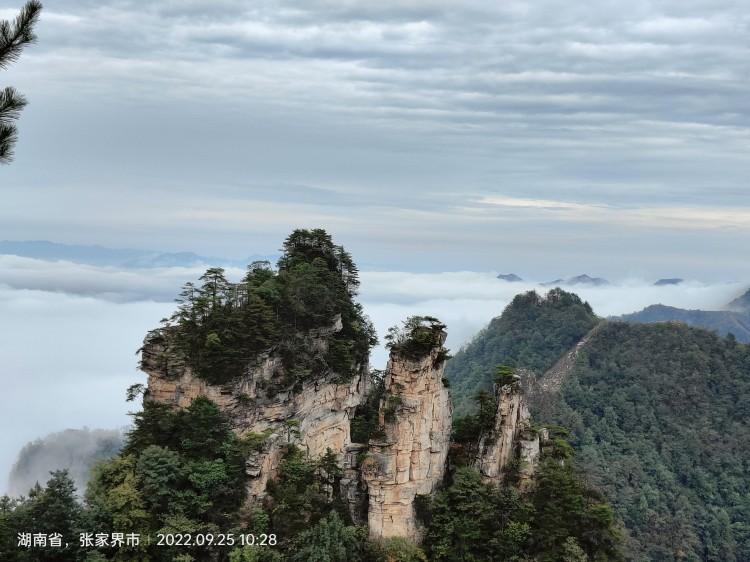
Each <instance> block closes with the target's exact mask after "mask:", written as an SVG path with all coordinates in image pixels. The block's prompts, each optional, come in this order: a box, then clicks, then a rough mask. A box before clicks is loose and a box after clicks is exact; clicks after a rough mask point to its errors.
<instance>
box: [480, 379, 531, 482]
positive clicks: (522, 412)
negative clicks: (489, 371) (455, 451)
mask: <svg viewBox="0 0 750 562" xmlns="http://www.w3.org/2000/svg"><path fill="white" fill-rule="evenodd" d="M495 400H496V403H497V411H496V413H495V423H494V426H493V427H492V429H491V430H489V431H484V432H482V434H481V435H480V438H479V446H478V447H477V457H476V460H475V463H474V465H475V466H476V467H477V469H478V470H479V472H480V473H481V474H482V476H484V478H485V479H486V480H487V481H490V482H494V483H498V484H499V483H500V482H501V481H502V478H503V469H505V467H507V466H508V464H509V463H510V461H511V460H512V459H514V458H518V459H519V460H520V461H521V462H520V464H519V477H520V480H521V482H522V486H523V483H524V482H527V481H530V480H531V478H532V476H533V473H534V469H535V467H536V466H537V464H538V461H539V455H540V443H539V436H538V435H537V433H536V432H534V431H532V430H531V420H530V416H529V409H528V406H527V405H526V400H525V399H524V396H523V393H522V391H521V386H520V384H519V383H518V382H515V383H513V384H506V385H503V386H500V385H495Z"/></svg>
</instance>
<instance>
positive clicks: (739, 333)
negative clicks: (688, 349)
mask: <svg viewBox="0 0 750 562" xmlns="http://www.w3.org/2000/svg"><path fill="white" fill-rule="evenodd" d="M726 308H727V310H688V309H684V308H677V307H674V306H666V305H663V304H652V305H650V306H647V307H646V308H644V309H643V310H641V311H638V312H633V313H631V314H623V315H621V316H616V317H613V318H612V319H613V320H621V321H623V322H628V323H631V324H651V323H654V322H682V323H683V324H687V325H688V326H693V327H695V328H704V329H706V330H711V331H712V332H716V333H717V334H719V335H720V336H727V335H729V334H732V335H734V337H735V338H737V341H739V342H742V343H750V290H748V291H747V292H746V293H744V294H743V295H741V296H740V297H738V298H736V299H735V300H733V301H732V302H730V303H729V304H728V305H727V306H726Z"/></svg>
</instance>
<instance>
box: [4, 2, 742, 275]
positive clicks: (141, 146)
mask: <svg viewBox="0 0 750 562" xmlns="http://www.w3.org/2000/svg"><path fill="white" fill-rule="evenodd" d="M18 4H19V0H14V1H9V0H0V17H10V16H12V15H13V14H14V13H15V10H16V9H17V7H18ZM749 26H750V7H748V5H747V3H746V2H744V1H742V0H736V1H732V0H710V1H709V0H697V1H696V0H693V1H689V0H688V1H685V0H679V1H678V0H662V1H646V0H635V1H633V2H628V3H622V2H615V1H609V0H600V1H598V2H592V1H583V2H578V3H573V4H571V3H570V2H563V1H562V0H539V1H537V2H533V3H530V2H518V1H514V0H509V1H505V2H478V1H477V2H475V1H472V0H468V1H466V2H460V3H456V2H447V1H443V0H420V1H415V0H399V1H390V0H383V1H381V2H360V1H353V0H312V1H299V0H296V1H294V2H292V1H284V0H281V1H259V2H252V3H247V2H241V1H232V0H210V1H209V0H151V1H148V2H145V1H140V2H139V1H117V0H116V1H106V0H96V1H86V0H55V1H54V2H48V5H47V7H46V8H45V10H44V13H43V15H42V18H41V21H40V24H39V26H38V35H39V42H38V44H37V45H35V46H33V47H31V48H29V49H28V50H27V51H26V53H25V54H24V56H23V58H22V59H21V60H20V61H19V62H18V63H17V64H15V65H14V66H12V67H11V68H10V69H9V70H7V71H3V72H2V73H1V74H0V82H2V83H3V84H5V83H8V84H12V85H14V86H16V87H17V88H18V89H19V90H20V91H22V92H23V93H24V94H25V95H26V96H27V98H28V99H29V101H30V105H29V107H28V108H27V109H26V110H25V111H24V113H23V116H22V119H21V121H20V123H19V127H20V134H21V139H20V142H19V143H18V146H17V150H16V153H17V157H16V161H15V162H14V163H13V164H12V165H11V166H7V167H3V168H0V190H1V191H2V196H3V204H2V205H1V206H0V238H2V239H11V240H24V239H33V240H36V239H45V240H53V241H56V242H64V243H78V244H81V243H84V244H86V243H99V244H103V245H107V246H115V247H135V248H149V249H158V250H161V251H195V252H198V253H202V254H207V255H224V256H228V257H233V258H238V257H242V256H245V255H247V254H249V253H270V252H273V251H275V250H277V249H278V247H279V240H281V239H283V237H284V235H285V234H287V233H288V232H289V231H291V230H292V229H293V228H294V227H297V226H306V227H313V226H322V227H324V228H327V229H328V230H329V231H330V232H332V233H333V234H334V236H335V237H336V239H337V240H338V241H340V242H341V243H343V244H344V245H345V246H346V247H347V248H348V249H350V250H351V251H352V252H353V253H354V255H355V256H357V257H358V261H359V262H360V263H361V264H362V266H363V267H365V268H370V269H375V270H405V271H431V272H439V271H457V270H478V271H487V270H500V271H515V272H517V273H519V274H521V275H522V276H523V275H529V276H540V277H543V276H545V275H552V276H560V275H563V276H564V275H573V274H577V273H580V272H581V271H587V272H590V273H593V274H600V275H604V276H609V277H621V278H624V277H628V276H634V275H635V276H638V275H643V276H647V275H650V276H654V277H664V276H689V277H694V278H699V279H703V280H707V281H708V280H710V281H721V280H727V279H732V280H738V279H741V278H748V277H750V262H748V261H747V260H742V259H738V253H739V252H740V249H741V248H742V247H746V245H747V242H748V240H749V239H750V198H749V197H748V187H747V177H748V171H750V159H748V158H747V154H748V148H750V130H749V129H748V126H749V125H750V118H749V117H750V116H749V114H748V110H749V108H748V101H747V100H749V99H750V86H749V85H748V81H747V76H748V70H750V69H749V68H748V67H749V66H750V56H749V55H750V33H748V31H749V29H748V27H749Z"/></svg>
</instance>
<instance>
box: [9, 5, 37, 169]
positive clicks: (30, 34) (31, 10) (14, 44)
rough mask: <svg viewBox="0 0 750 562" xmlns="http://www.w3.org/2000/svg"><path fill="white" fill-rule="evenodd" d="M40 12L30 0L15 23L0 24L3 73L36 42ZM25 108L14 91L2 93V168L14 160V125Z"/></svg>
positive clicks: (23, 99)
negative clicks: (25, 49)
mask: <svg viewBox="0 0 750 562" xmlns="http://www.w3.org/2000/svg"><path fill="white" fill-rule="evenodd" d="M41 10H42V4H41V3H40V2H39V1H38V0H29V2H27V3H26V5H25V6H24V7H23V8H22V9H21V12H20V13H19V14H18V17H16V19H15V21H13V22H10V21H5V20H3V21H0V70H2V69H5V68H7V67H8V66H9V65H10V64H11V63H13V62H15V61H16V60H18V57H20V56H21V52H22V51H23V48H24V47H25V46H26V45H28V44H29V43H33V42H34V41H36V35H35V34H34V26H35V25H36V22H37V20H38V19H39V13H40V12H41ZM25 106H26V98H24V97H23V96H22V95H21V94H19V93H18V92H17V91H16V90H15V89H14V88H11V87H10V86H8V87H5V88H3V89H0V164H7V163H8V162H10V161H11V160H12V158H13V146H14V145H15V143H16V139H17V136H18V134H17V129H16V126H15V124H14V121H16V120H17V119H18V116H19V114H20V113H21V110H22V109H23V108H24V107H25Z"/></svg>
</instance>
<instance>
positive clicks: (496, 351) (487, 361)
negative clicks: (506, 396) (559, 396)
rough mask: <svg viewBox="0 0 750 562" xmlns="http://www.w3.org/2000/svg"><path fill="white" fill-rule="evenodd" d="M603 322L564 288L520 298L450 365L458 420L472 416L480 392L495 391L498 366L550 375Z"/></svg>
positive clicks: (449, 363) (525, 295) (449, 372)
mask: <svg viewBox="0 0 750 562" xmlns="http://www.w3.org/2000/svg"><path fill="white" fill-rule="evenodd" d="M597 322H598V319H597V317H596V316H595V315H594V313H593V311H592V310H591V307H590V306H589V304H588V303H585V302H583V301H581V299H580V298H578V297H577V296H576V295H574V294H572V293H567V292H565V291H563V290H561V289H552V290H551V291H549V293H547V295H546V296H544V297H542V296H539V295H538V294H537V293H535V292H534V291H530V292H528V293H525V294H522V295H518V296H516V297H515V298H514V299H513V301H512V302H511V303H510V304H509V305H508V306H507V307H506V308H505V310H504V311H503V313H502V315H501V316H499V317H497V318H494V319H493V320H492V321H491V322H490V324H489V326H488V327H487V328H485V329H484V330H482V331H481V332H480V333H479V334H478V335H477V336H476V337H475V338H474V340H473V341H472V342H471V343H469V344H468V345H467V346H466V347H465V348H464V349H462V350H460V351H459V352H458V353H456V355H455V357H454V358H453V359H451V360H450V361H449V362H448V364H447V365H446V368H445V376H446V377H447V379H448V380H449V381H450V385H451V396H452V397H453V402H454V412H455V415H456V416H459V417H460V416H464V415H467V414H470V413H472V412H473V411H474V408H475V406H474V404H473V403H472V398H473V397H474V396H476V394H477V392H478V391H480V390H486V391H491V389H492V383H493V368H494V366H495V365H507V366H509V367H512V368H516V369H518V368H525V369H530V370H533V371H536V372H539V373H541V372H544V371H545V370H546V369H548V368H549V367H551V366H552V365H553V364H554V363H555V361H556V360H557V359H558V358H559V357H560V356H561V355H562V354H563V353H564V352H565V351H567V350H568V349H570V348H571V347H572V346H573V345H574V344H575V343H576V342H578V341H579V340H580V339H581V338H582V337H583V336H584V335H585V334H586V333H587V332H588V331H589V330H591V329H592V328H593V327H594V326H595V325H596V324H597Z"/></svg>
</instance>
